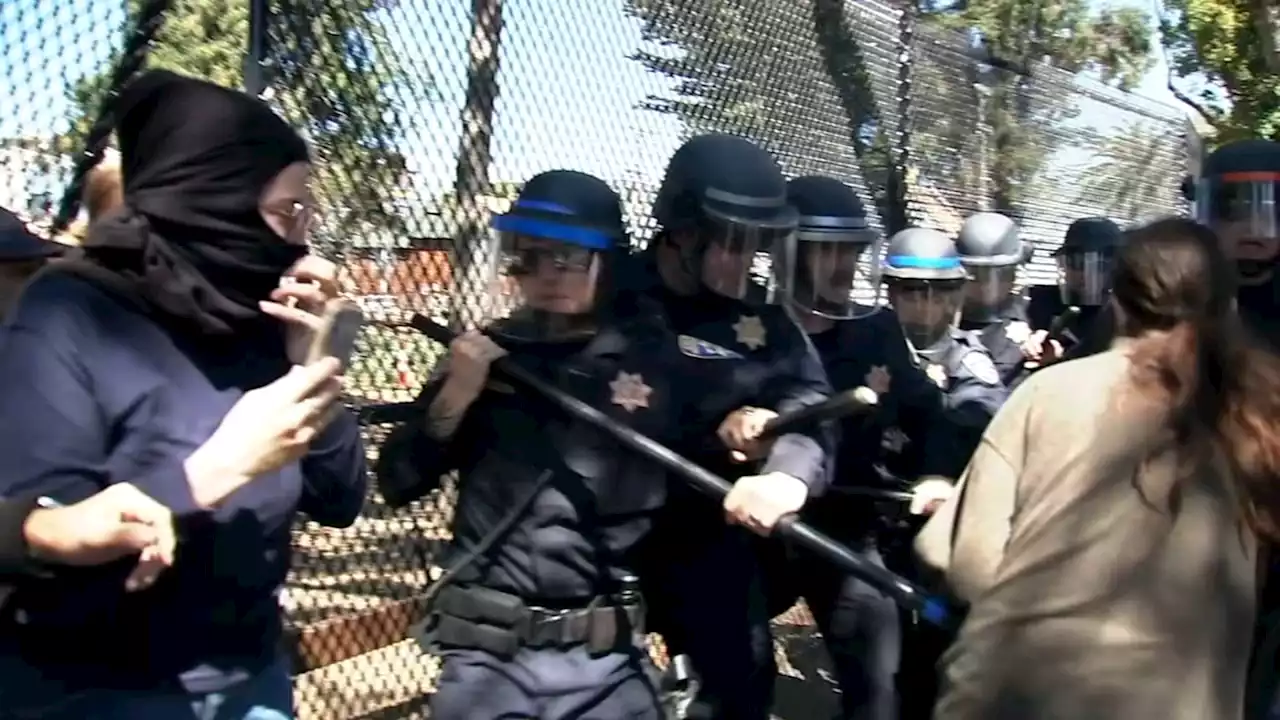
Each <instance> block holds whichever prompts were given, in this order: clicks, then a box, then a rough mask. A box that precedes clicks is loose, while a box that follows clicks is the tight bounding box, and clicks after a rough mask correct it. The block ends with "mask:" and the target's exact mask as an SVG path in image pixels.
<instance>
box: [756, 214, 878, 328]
mask: <svg viewBox="0 0 1280 720" xmlns="http://www.w3.org/2000/svg"><path fill="white" fill-rule="evenodd" d="M830 219H831V220H833V221H836V220H842V218H830ZM813 220H814V218H809V219H808V220H807V222H812V221H813ZM882 249H883V244H882V243H881V242H880V236H879V233H877V232H875V231H874V230H870V229H865V228H862V229H847V228H844V229H841V228H832V229H831V230H830V231H817V230H809V229H806V230H801V231H799V232H797V233H796V234H795V235H794V236H793V237H792V238H791V239H790V240H789V241H788V242H785V243H782V244H780V245H778V246H777V251H776V252H775V253H774V266H775V274H776V275H777V277H778V281H779V283H780V284H781V286H782V288H783V290H784V292H785V294H786V296H787V297H788V298H789V299H790V301H791V302H792V303H793V304H794V305H796V306H797V307H798V308H800V309H802V310H805V311H806V312H809V313H811V314H813V315H817V316H819V317H824V318H829V319H831V320H851V319H857V318H861V317H866V316H867V315H870V314H872V313H873V312H875V311H876V309H877V306H878V299H879V295H880V267H881V265H880V259H881V258H880V255H881V252H882ZM856 298H861V300H862V302H857V301H856Z"/></svg>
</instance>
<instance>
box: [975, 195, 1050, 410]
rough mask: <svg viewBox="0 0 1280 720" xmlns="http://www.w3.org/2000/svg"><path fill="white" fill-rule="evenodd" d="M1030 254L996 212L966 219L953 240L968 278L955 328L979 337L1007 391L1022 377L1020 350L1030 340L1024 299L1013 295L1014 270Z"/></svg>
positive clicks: (1009, 223) (1013, 225) (1010, 223)
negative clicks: (976, 334)
mask: <svg viewBox="0 0 1280 720" xmlns="http://www.w3.org/2000/svg"><path fill="white" fill-rule="evenodd" d="M1031 250H1032V247H1031V244H1030V243H1027V242H1024V241H1023V240H1022V238H1021V237H1019V233H1018V225H1017V223H1015V222H1014V221H1013V220H1011V219H1009V218H1008V217H1006V216H1004V215H1001V214H1000V213H994V212H981V213H977V214H975V215H972V216H970V217H969V219H968V220H965V222H964V225H962V226H961V227H960V234H959V235H958V236H957V237H956V252H957V253H959V255H960V263H961V264H962V265H963V266H964V268H965V270H966V271H967V272H968V273H969V282H968V284H966V285H965V298H964V306H963V309H962V311H961V314H960V328H961V329H962V330H968V331H971V332H976V333H978V334H979V335H980V336H981V337H982V344H983V345H985V346H986V348H987V350H989V351H990V352H991V357H992V359H993V360H995V363H996V368H997V369H998V370H999V371H1000V378H1001V379H1002V380H1003V381H1004V383H1005V384H1006V385H1007V386H1009V387H1013V386H1014V385H1015V384H1016V383H1017V381H1018V380H1019V379H1020V378H1021V377H1022V376H1023V374H1024V368H1023V361H1024V357H1023V353H1022V345H1023V343H1025V342H1026V341H1027V338H1029V337H1030V336H1031V326H1030V325H1029V324H1027V314H1026V300H1025V299H1024V298H1023V297H1022V295H1021V294H1020V293H1018V292H1016V291H1015V287H1016V285H1017V279H1018V277H1017V276H1018V268H1019V266H1021V265H1022V264H1023V263H1025V262H1026V261H1027V260H1028V259H1030V257H1031Z"/></svg>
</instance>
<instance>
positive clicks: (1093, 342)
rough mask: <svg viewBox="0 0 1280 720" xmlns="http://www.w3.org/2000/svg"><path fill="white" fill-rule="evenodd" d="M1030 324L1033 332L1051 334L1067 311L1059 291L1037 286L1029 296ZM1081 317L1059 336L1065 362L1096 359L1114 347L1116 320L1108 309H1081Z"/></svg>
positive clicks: (1073, 321) (1028, 315) (1088, 306)
mask: <svg viewBox="0 0 1280 720" xmlns="http://www.w3.org/2000/svg"><path fill="white" fill-rule="evenodd" d="M1027 297H1028V303H1027V322H1028V323H1029V324H1030V325H1031V328H1032V330H1049V329H1051V328H1052V327H1053V324H1054V322H1055V321H1056V320H1057V319H1058V318H1059V317H1060V316H1061V315H1062V314H1063V313H1064V312H1066V310H1067V305H1066V304H1065V303H1064V302H1063V301H1062V295H1061V293H1060V291H1059V290H1058V288H1057V287H1051V286H1046V285H1037V286H1034V287H1032V288H1030V290H1029V291H1028V293H1027ZM1077 307H1079V308H1080V314H1079V315H1076V316H1075V318H1073V319H1071V320H1069V321H1068V322H1067V323H1066V324H1065V325H1064V326H1063V327H1062V330H1061V332H1060V333H1059V342H1061V343H1062V349H1063V359H1066V360H1070V359H1072V358H1077V357H1085V356H1088V355H1094V354H1096V353H1100V352H1102V351H1104V350H1106V349H1107V348H1108V347H1110V345H1111V338H1112V335H1113V334H1114V327H1113V325H1114V317H1113V315H1112V313H1111V310H1110V308H1109V307H1108V306H1106V305H1097V306H1093V305H1082V306H1077Z"/></svg>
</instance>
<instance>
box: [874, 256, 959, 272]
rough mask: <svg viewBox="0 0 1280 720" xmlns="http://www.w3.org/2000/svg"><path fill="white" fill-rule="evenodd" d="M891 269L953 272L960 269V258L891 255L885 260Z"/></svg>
mask: <svg viewBox="0 0 1280 720" xmlns="http://www.w3.org/2000/svg"><path fill="white" fill-rule="evenodd" d="M884 264H885V265H888V266H889V267H899V268H919V269H921V270H951V269H954V268H958V267H960V258H958V257H937V258H931V257H916V256H915V255H890V256H888V257H886V258H885V259H884Z"/></svg>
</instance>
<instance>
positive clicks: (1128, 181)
mask: <svg viewBox="0 0 1280 720" xmlns="http://www.w3.org/2000/svg"><path fill="white" fill-rule="evenodd" d="M1096 146H1097V147H1098V148H1099V149H1098V151H1097V153H1096V154H1094V156H1093V158H1092V159H1091V161H1090V162H1089V164H1088V166H1087V167H1086V168H1084V171H1083V173H1082V177H1083V181H1082V182H1081V183H1080V184H1079V186H1078V191H1077V192H1078V195H1077V201H1079V202H1087V203H1088V204H1092V205H1096V206H1099V209H1100V210H1101V211H1102V214H1105V215H1108V216H1110V217H1114V218H1132V219H1136V220H1142V219H1146V218H1149V217H1151V216H1152V215H1153V214H1157V213H1159V212H1160V211H1161V209H1163V208H1168V207H1169V206H1170V205H1171V204H1173V202H1174V201H1173V197H1172V196H1173V194H1174V193H1176V192H1178V187H1179V182H1180V181H1181V180H1182V173H1181V168H1182V164H1181V163H1177V162H1168V158H1167V153H1168V152H1169V149H1170V146H1169V144H1168V142H1167V141H1166V139H1165V138H1164V137H1162V135H1161V134H1160V133H1158V132H1153V131H1152V128H1151V127H1149V126H1146V125H1144V124H1142V123H1134V124H1132V125H1129V126H1127V127H1125V128H1124V129H1123V130H1122V131H1121V132H1119V133H1116V134H1115V135H1114V136H1112V137H1110V138H1108V139H1101V138H1099V139H1098V142H1097V145H1096Z"/></svg>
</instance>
